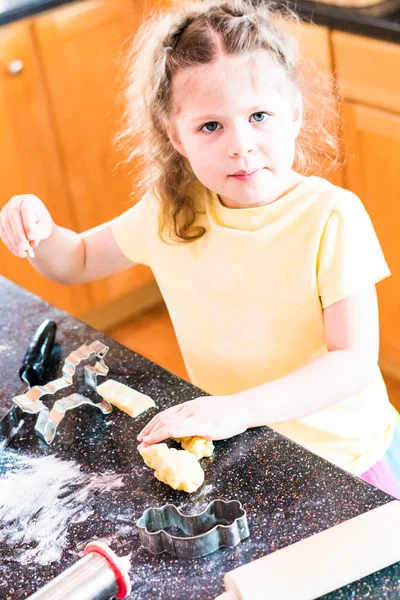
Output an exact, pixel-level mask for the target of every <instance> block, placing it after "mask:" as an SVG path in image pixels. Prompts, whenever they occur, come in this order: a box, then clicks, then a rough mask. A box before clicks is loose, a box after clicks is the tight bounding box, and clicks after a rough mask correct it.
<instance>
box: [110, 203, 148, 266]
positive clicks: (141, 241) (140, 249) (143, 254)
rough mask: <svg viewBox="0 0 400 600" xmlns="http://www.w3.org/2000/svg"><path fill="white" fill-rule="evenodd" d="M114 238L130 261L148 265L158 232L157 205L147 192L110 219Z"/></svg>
mask: <svg viewBox="0 0 400 600" xmlns="http://www.w3.org/2000/svg"><path fill="white" fill-rule="evenodd" d="M111 229H112V232H113V234H114V237H115V240H116V242H117V244H118V246H119V247H120V249H121V251H122V252H123V254H125V256H127V257H128V258H129V260H131V261H132V262H135V263H140V264H144V265H149V266H150V262H151V252H152V247H153V244H154V239H155V236H157V232H158V217H157V205H156V202H155V200H154V198H152V196H151V194H150V193H149V192H146V194H144V196H143V197H142V199H141V200H139V202H138V203H137V204H135V205H134V206H132V207H131V208H129V209H128V210H127V211H125V212H124V213H122V214H121V215H119V216H118V217H116V218H115V219H113V220H112V221H111Z"/></svg>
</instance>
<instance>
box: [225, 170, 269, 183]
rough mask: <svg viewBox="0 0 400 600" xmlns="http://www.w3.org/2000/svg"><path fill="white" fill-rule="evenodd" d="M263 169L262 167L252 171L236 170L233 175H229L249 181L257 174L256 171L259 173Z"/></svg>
mask: <svg viewBox="0 0 400 600" xmlns="http://www.w3.org/2000/svg"><path fill="white" fill-rule="evenodd" d="M261 170H262V169H252V170H251V171H236V173H233V174H232V175H229V177H234V178H235V179H239V180H242V181H247V180H249V179H250V178H251V177H252V176H253V175H255V174H256V173H258V172H259V171H261Z"/></svg>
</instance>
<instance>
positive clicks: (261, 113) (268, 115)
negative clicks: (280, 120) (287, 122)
mask: <svg viewBox="0 0 400 600" xmlns="http://www.w3.org/2000/svg"><path fill="white" fill-rule="evenodd" d="M255 115H266V116H267V117H270V116H271V115H270V114H269V113H266V112H256V113H253V114H252V115H251V116H252V117H254V116H255ZM264 121H265V119H263V120H262V121H256V123H264Z"/></svg>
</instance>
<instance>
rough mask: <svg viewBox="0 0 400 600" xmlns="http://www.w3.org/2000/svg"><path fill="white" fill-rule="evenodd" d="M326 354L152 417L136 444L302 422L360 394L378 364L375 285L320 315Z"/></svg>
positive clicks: (221, 435)
mask: <svg viewBox="0 0 400 600" xmlns="http://www.w3.org/2000/svg"><path fill="white" fill-rule="evenodd" d="M324 327H325V338H326V346H327V349H328V352H327V353H326V354H324V355H322V356H320V357H319V358H317V359H315V360H313V361H311V362H310V363H308V364H307V365H305V366H304V367H301V368H300V369H297V370H296V371H294V372H293V373H290V374H289V375H286V376H285V377H281V378H280V379H277V380H275V381H271V382H269V383H265V384H263V385H259V386H257V387H254V388H250V389H248V390H245V391H243V392H240V393H238V394H233V395H232V396H210V397H204V398H197V399H196V400H192V401H190V402H185V403H184V404H181V405H179V406H175V407H173V408H170V409H168V410H166V411H164V412H162V413H159V414H158V415H156V416H155V417H154V418H153V419H152V420H151V421H150V423H148V425H147V426H146V427H145V428H144V429H143V430H142V431H141V432H140V434H139V436H138V440H139V441H143V442H144V443H145V444H154V443H157V442H160V441H161V440H163V439H166V438H168V437H174V438H180V437H185V436H190V435H200V436H204V437H209V438H211V439H223V438H226V437H230V436H232V435H236V434H238V433H241V432H242V431H244V430H245V429H247V428H248V427H258V426H261V425H273V424H276V423H282V422H284V421H291V420H293V419H299V418H301V417H306V416H308V415H311V414H313V413H316V412H318V411H320V410H323V409H325V408H328V407H329V406H331V405H333V404H335V403H336V402H340V401H341V400H344V399H346V398H348V397H350V396H352V395H354V394H357V393H358V392H360V391H361V390H363V389H364V388H365V387H366V386H367V385H368V383H369V381H370V380H371V377H372V376H373V374H374V368H375V367H376V365H377V361H378V350H379V325H378V304H377V297H376V290H375V286H374V285H371V286H370V287H368V288H367V289H364V290H362V291H360V292H358V293H356V294H353V295H352V296H349V297H347V298H344V299H343V300H340V301H339V302H336V303H335V304H332V305H331V306H329V307H328V308H326V309H325V310H324Z"/></svg>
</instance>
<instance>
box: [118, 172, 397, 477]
mask: <svg viewBox="0 0 400 600" xmlns="http://www.w3.org/2000/svg"><path fill="white" fill-rule="evenodd" d="M201 195H202V196H203V197H204V198H200V201H201V202H202V203H203V205H204V209H205V210H204V214H202V215H200V217H199V224H200V225H204V226H205V227H206V230H207V232H206V234H205V235H204V236H203V237H202V238H200V239H198V240H195V241H194V242H190V243H174V242H170V243H168V244H167V243H165V242H164V241H163V240H161V239H160V237H159V235H158V204H157V201H156V200H155V198H154V197H153V196H152V195H151V194H150V193H147V194H145V196H144V197H143V199H142V200H141V201H140V202H139V203H138V204H137V205H135V206H133V207H132V208H130V209H129V210H128V211H127V212H125V213H124V214H122V215H121V216H119V217H117V218H116V219H115V220H114V221H113V232H114V235H115V238H116V240H117V243H118V244H119V246H120V248H121V250H122V252H123V253H124V254H125V255H126V256H127V257H128V258H130V259H131V260H132V261H134V262H138V263H144V264H147V265H149V266H150V267H151V268H152V270H153V272H154V275H155V277H156V280H157V283H158V285H159V287H160V290H161V293H162V295H163V297H164V300H165V302H166V304H167V307H168V310H169V313H170V316H171V319H172V322H173V324H174V328H175V331H176V335H177V337H178V341H179V344H180V347H181V350H182V354H183V357H184V360H185V364H186V367H187V370H188V373H189V376H190V378H191V380H192V382H193V383H194V384H195V385H197V386H198V387H200V388H202V389H204V390H206V391H207V392H209V393H210V394H213V395H227V394H234V393H236V392H240V391H243V390H246V389H248V388H252V387H254V386H257V385H261V384H263V383H267V382H269V381H272V380H274V379H278V378H279V377H282V376H284V375H287V374H288V373H290V372H292V371H294V370H296V369H298V368H300V367H302V366H303V365H305V364H307V363H308V362H310V361H312V360H313V359H315V358H317V357H318V356H321V355H322V354H324V353H326V352H327V348H326V344H325V337H324V326H323V313H322V308H324V307H327V306H329V305H330V304H333V303H335V302H337V301H339V300H341V299H342V298H345V297H346V296H349V295H351V294H353V293H355V292H357V291H358V290H360V289H362V288H363V287H365V286H367V285H368V284H372V283H375V282H377V281H379V280H381V279H383V278H384V277H387V276H388V275H390V271H389V269H388V267H387V264H386V262H385V259H384V257H383V254H382V251H381V248H380V245H379V242H378V240H377V237H376V235H375V232H374V229H373V226H372V224H371V221H370V219H369V217H368V215H367V213H366V211H365V209H364V207H363V205H362V203H361V201H360V200H359V199H358V198H357V197H356V196H355V195H354V194H352V193H351V192H348V191H346V190H343V189H341V188H339V187H336V186H334V185H332V184H331V183H329V182H328V181H326V180H325V179H321V178H319V177H308V178H306V179H304V180H303V181H302V182H301V183H300V185H299V186H298V187H297V188H295V189H294V190H292V191H291V192H289V193H288V194H286V195H285V196H283V197H281V198H280V199H279V200H277V201H276V202H273V203H272V204H268V205H266V206H260V207H256V208H243V209H231V208H227V207H224V206H223V205H222V204H221V203H220V201H219V199H218V196H217V195H216V194H213V195H212V197H211V198H209V197H207V195H206V194H205V193H202V194H201ZM273 429H275V430H276V431H279V432H280V433H282V434H283V435H285V436H287V437H289V438H290V439H292V440H294V441H296V442H298V443H299V444H301V445H303V446H305V447H306V448H308V449H309V450H311V451H313V452H315V453H316V454H318V455H320V456H322V457H324V458H326V459H328V460H329V461H331V462H333V463H335V464H337V465H339V466H341V467H343V468H345V469H347V470H348V471H350V472H352V473H355V474H362V473H363V472H365V471H366V470H367V469H369V468H370V467H371V466H372V465H373V464H374V463H375V462H376V461H378V460H379V459H380V458H382V456H383V454H384V453H385V452H386V450H387V448H388V446H389V445H390V442H391V439H392V436H393V414H392V411H391V405H390V403H389V400H388V397H387V393H386V388H385V385H384V382H383V380H382V376H381V373H380V370H379V368H378V367H377V368H376V373H375V375H374V378H373V381H372V382H371V384H370V385H369V386H368V387H367V388H366V389H365V390H363V391H362V392H361V393H359V394H357V395H355V396H352V397H351V398H348V399H346V400H343V401H341V402H338V403H337V404H335V405H333V406H331V407H329V408H327V409H324V410H322V411H320V412H317V413H315V414H313V415H311V416H308V417H305V418H301V419H298V420H295V421H289V422H285V423H281V424H279V425H274V426H273Z"/></svg>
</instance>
